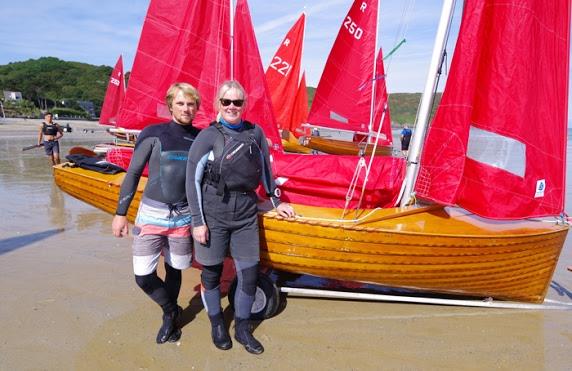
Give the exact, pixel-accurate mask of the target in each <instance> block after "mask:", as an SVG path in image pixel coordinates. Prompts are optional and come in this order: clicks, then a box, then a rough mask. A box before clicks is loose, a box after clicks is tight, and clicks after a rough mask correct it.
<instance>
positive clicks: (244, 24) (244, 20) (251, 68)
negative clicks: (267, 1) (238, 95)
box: [234, 0, 282, 150]
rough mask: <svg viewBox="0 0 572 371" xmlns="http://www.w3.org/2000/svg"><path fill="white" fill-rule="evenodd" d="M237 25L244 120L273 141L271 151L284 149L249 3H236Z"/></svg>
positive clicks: (236, 50)
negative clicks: (245, 101) (243, 91)
mask: <svg viewBox="0 0 572 371" xmlns="http://www.w3.org/2000/svg"><path fill="white" fill-rule="evenodd" d="M234 22H235V23H234V31H235V32H234V78H235V79H236V80H237V81H238V82H240V83H241V84H242V85H243V86H244V89H245V90H246V92H247V93H248V103H247V107H246V112H245V113H244V118H245V119H247V120H249V121H251V122H253V123H256V124H258V125H259V126H260V127H261V128H262V129H263V130H264V133H265V134H266V137H267V138H268V139H269V140H270V141H271V142H272V148H273V149H275V150H277V149H280V150H281V149H282V141H281V139H280V134H279V133H278V128H277V127H276V120H275V118H274V113H273V112H272V101H271V99H270V93H269V92H268V86H267V85H266V78H265V77H264V68H263V67H262V61H261V59H260V52H259V51H258V43H257V41H256V36H255V35H254V28H253V26H252V20H251V18H250V11H249V9H248V4H247V3H246V0H238V2H237V3H236V12H235V17H234Z"/></svg>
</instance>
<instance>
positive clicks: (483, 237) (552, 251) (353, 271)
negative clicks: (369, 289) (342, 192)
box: [54, 165, 568, 302]
mask: <svg viewBox="0 0 572 371" xmlns="http://www.w3.org/2000/svg"><path fill="white" fill-rule="evenodd" d="M54 169H55V170H54V175H55V179H56V183H57V184H58V185H59V186H60V188H61V189H62V190H64V191H65V192H67V193H69V194H70V195H72V196H74V197H76V198H79V199H80V200H83V201H85V202H88V203H90V204H91V205H93V206H95V207H98V208H100V209H102V210H104V211H106V212H110V213H113V212H114V210H115V207H116V203H117V198H118V194H119V193H118V192H119V186H120V184H121V181H122V179H123V175H122V174H120V175H104V174H98V173H95V172H93V171H88V170H83V169H77V168H69V167H63V166H62V165H60V166H57V167H55V168H54ZM142 183H143V184H141V185H140V187H139V190H138V195H137V197H136V199H135V202H134V203H133V205H132V206H131V208H130V210H129V214H128V217H129V218H130V220H133V219H134V217H135V213H136V208H137V204H138V202H139V198H140V193H141V191H142V189H143V186H144V182H142ZM295 209H296V212H297V213H298V214H299V215H300V216H301V217H300V218H297V219H295V220H284V219H281V218H279V217H277V216H276V214H275V213H274V212H272V211H269V212H262V211H261V213H260V226H261V228H260V230H261V232H260V235H261V242H262V243H261V249H262V252H261V259H262V263H263V264H264V265H265V266H268V267H272V268H276V269H279V270H283V271H287V272H292V273H302V274H311V275H316V276H320V277H325V278H333V279H341V280H351V281H356V282H364V283H377V284H383V285H387V286H394V287H402V288H411V289H417V290H422V291H429V292H442V293H450V294H461V295H469V296H477V297H493V298H497V299H507V300H517V301H526V302H542V301H543V300H544V297H545V295H546V292H547V290H548V287H549V284H550V280H551V278H552V275H553V273H554V269H555V267H556V263H557V261H558V257H559V255H560V251H561V249H562V246H563V244H564V240H565V238H566V233H567V231H568V228H567V227H565V226H556V225H552V224H548V223H542V222H532V221H523V222H495V221H490V220H484V219H482V218H477V217H474V216H472V215H468V214H466V213H465V214H461V213H458V215H457V214H455V213H457V209H452V210H448V209H442V208H438V209H435V208H433V209H396V208H394V209H384V210H380V211H376V212H374V213H373V214H371V215H370V216H369V217H367V218H365V219H364V220H363V221H362V222H361V223H343V222H339V221H335V220H336V219H338V218H340V215H341V211H340V210H336V209H327V208H316V207H308V206H301V205H295ZM351 217H354V216H353V215H352V216H351ZM347 218H349V217H346V219H347Z"/></svg>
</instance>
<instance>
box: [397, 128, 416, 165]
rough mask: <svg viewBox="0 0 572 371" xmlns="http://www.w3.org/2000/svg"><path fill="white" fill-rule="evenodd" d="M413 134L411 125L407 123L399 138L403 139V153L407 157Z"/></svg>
mask: <svg viewBox="0 0 572 371" xmlns="http://www.w3.org/2000/svg"><path fill="white" fill-rule="evenodd" d="M411 135H413V132H412V131H411V129H409V126H407V124H405V126H403V130H401V135H400V136H399V138H400V139H401V153H402V154H403V156H405V157H407V153H408V151H409V142H410V141H411Z"/></svg>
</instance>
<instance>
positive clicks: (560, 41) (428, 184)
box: [416, 0, 570, 219]
mask: <svg viewBox="0 0 572 371" xmlns="http://www.w3.org/2000/svg"><path fill="white" fill-rule="evenodd" d="M569 48H570V1H568V0H554V1H542V0H518V1H516V0H503V1H494V0H486V1H483V0H478V1H477V0H468V1H466V2H465V9H464V15H463V21H462V24H461V31H460V34H459V39H458V42H457V46H456V49H455V54H454V57H453V61H452V66H451V71H450V74H449V78H448V81H447V86H446V88H445V91H444V93H443V99H442V101H441V104H440V106H439V108H438V110H437V113H436V116H435V119H434V121H433V124H432V126H431V128H430V131H429V133H428V138H427V141H426V143H425V147H424V152H423V156H422V159H421V170H420V174H419V178H418V181H417V184H416V192H417V195H418V196H421V197H424V198H428V199H431V200H434V201H436V202H439V203H442V204H449V205H452V204H458V205H460V206H462V207H463V208H466V209H468V210H470V211H472V212H474V213H476V214H479V215H481V216H485V217H490V218H498V219H518V218H526V217H535V216H547V215H557V214H559V213H561V212H562V211H563V205H564V191H565V167H566V163H565V162H566V161H565V160H566V159H565V156H566V130H567V127H566V125H567V97H568V68H569Z"/></svg>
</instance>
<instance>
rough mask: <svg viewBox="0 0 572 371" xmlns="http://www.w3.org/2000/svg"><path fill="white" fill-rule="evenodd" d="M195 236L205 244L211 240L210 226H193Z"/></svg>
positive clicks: (199, 241)
mask: <svg viewBox="0 0 572 371" xmlns="http://www.w3.org/2000/svg"><path fill="white" fill-rule="evenodd" d="M193 238H194V239H195V240H196V241H197V242H198V243H200V244H201V245H205V244H206V243H207V241H208V240H209V229H208V227H207V226H206V225H201V226H198V227H193Z"/></svg>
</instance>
